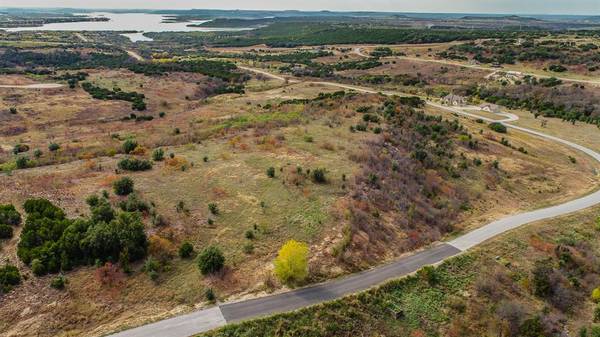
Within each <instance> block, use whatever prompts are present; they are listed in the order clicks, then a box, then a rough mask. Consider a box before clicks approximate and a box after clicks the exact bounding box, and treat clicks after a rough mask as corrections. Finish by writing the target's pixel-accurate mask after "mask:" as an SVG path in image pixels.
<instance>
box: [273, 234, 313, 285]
mask: <svg viewBox="0 0 600 337" xmlns="http://www.w3.org/2000/svg"><path fill="white" fill-rule="evenodd" d="M274 264H275V275H277V277H278V278H279V280H280V281H281V282H283V283H286V284H290V283H292V282H300V281H302V280H304V279H305V278H306V276H307V275H308V246H307V245H306V244H305V243H302V242H298V241H295V240H290V241H288V242H286V243H285V244H284V245H283V246H282V247H281V249H280V250H279V255H277V258H276V259H275V262H274Z"/></svg>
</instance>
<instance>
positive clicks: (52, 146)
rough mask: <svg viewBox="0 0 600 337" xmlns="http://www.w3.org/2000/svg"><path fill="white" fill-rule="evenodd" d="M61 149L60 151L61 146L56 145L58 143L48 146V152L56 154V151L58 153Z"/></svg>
mask: <svg viewBox="0 0 600 337" xmlns="http://www.w3.org/2000/svg"><path fill="white" fill-rule="evenodd" d="M59 149H60V145H58V144H56V143H50V144H49V145H48V150H49V151H50V152H55V151H58V150H59Z"/></svg>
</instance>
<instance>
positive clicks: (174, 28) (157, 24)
mask: <svg viewBox="0 0 600 337" xmlns="http://www.w3.org/2000/svg"><path fill="white" fill-rule="evenodd" d="M79 15H84V16H90V17H104V18H108V19H110V21H96V22H65V23H50V24H46V25H43V26H41V27H14V28H5V30H6V31H9V32H18V31H42V30H55V31H136V32H138V33H127V34H121V35H123V36H126V37H128V38H129V39H130V40H131V41H134V42H136V41H152V39H150V38H148V37H146V36H144V35H143V33H148V32H215V31H241V30H249V29H250V28H215V27H210V28H209V27H206V28H202V27H188V25H190V24H199V23H203V22H206V21H189V22H164V20H166V19H168V18H169V17H167V16H164V15H158V14H142V13H119V14H115V13H91V14H79Z"/></svg>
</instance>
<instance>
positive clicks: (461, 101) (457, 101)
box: [442, 94, 467, 106]
mask: <svg viewBox="0 0 600 337" xmlns="http://www.w3.org/2000/svg"><path fill="white" fill-rule="evenodd" d="M442 104H445V105H452V106H462V105H465V104H467V99H466V98H464V97H462V96H458V95H454V94H450V95H447V96H445V97H444V98H442Z"/></svg>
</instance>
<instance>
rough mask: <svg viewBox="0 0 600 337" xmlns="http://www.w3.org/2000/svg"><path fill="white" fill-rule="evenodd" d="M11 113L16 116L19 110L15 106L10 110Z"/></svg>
mask: <svg viewBox="0 0 600 337" xmlns="http://www.w3.org/2000/svg"><path fill="white" fill-rule="evenodd" d="M9 111H10V113H11V114H13V115H16V114H17V108H15V107H14V106H11V107H10V108H9Z"/></svg>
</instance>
